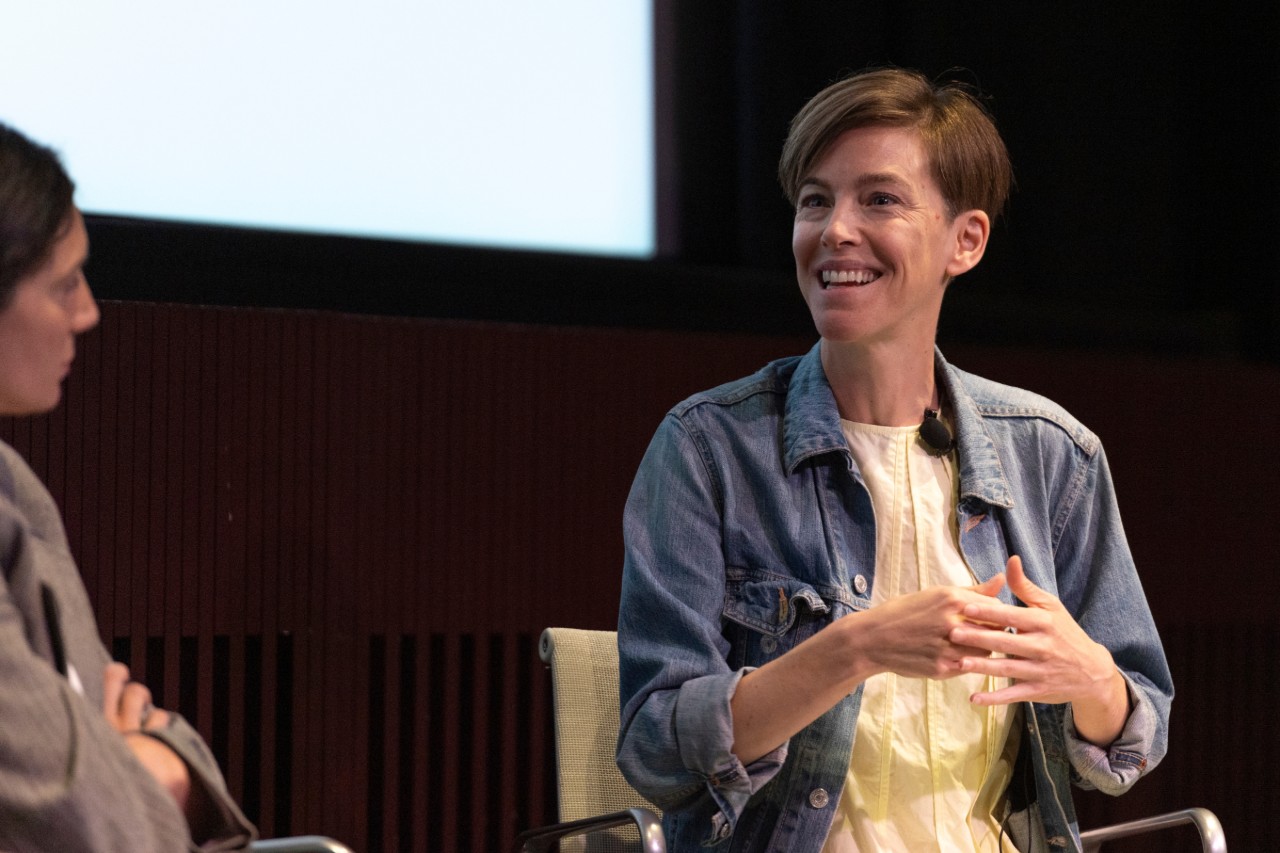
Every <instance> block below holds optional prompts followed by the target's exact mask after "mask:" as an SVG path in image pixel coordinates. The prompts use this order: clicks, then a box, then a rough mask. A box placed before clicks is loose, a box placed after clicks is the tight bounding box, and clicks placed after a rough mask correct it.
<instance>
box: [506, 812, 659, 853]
mask: <svg viewBox="0 0 1280 853" xmlns="http://www.w3.org/2000/svg"><path fill="white" fill-rule="evenodd" d="M629 823H634V824H635V826H636V829H638V830H640V839H641V842H642V844H643V846H642V848H641V849H642V850H644V851H645V853H667V840H666V838H665V836H663V834H662V821H661V820H659V818H658V816H657V815H656V814H654V813H653V811H651V810H650V809H645V808H634V809H626V810H625V811H620V812H611V813H609V814H604V815H599V816H597V817H588V818H583V819H582V820H572V821H569V822H567V823H554V824H551V825H550V826H542V827H538V828H537V829H528V830H525V831H524V832H522V833H520V834H519V835H517V836H516V841H515V846H514V847H513V849H514V850H515V851H516V853H524V851H528V852H529V853H540V851H543V850H546V849H548V848H549V847H550V846H551V845H552V844H554V843H555V842H557V841H559V840H560V839H561V838H568V837H570V836H573V835H585V834H587V833H589V832H598V831H600V830H602V829H610V828H612V827H615V826H623V825H625V824H629Z"/></svg>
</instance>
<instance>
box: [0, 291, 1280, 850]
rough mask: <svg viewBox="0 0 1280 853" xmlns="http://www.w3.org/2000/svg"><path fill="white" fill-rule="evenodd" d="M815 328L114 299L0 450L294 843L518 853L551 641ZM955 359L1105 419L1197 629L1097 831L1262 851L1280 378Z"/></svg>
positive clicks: (542, 764) (1183, 645) (1149, 564)
mask: <svg viewBox="0 0 1280 853" xmlns="http://www.w3.org/2000/svg"><path fill="white" fill-rule="evenodd" d="M807 343H808V342H807V341H797V340H789V339H771V338H761V337H744V336H729V335H708V334H698V335H695V334H676V333H656V332H632V331H619V330H587V329H568V328H546V327H529V326H515V325H499V324H479V323H454V322H438V321H429V320H408V319H388V318H373V317H358V316H347V315H334V314H322V313H308V312H284V311H267V310H249V309H226V308H202V307H193V306H167V305H144V304H129V303H108V304H105V305H104V306H103V322H102V325H101V326H100V327H99V328H98V329H97V330H95V331H93V332H92V333H90V334H89V335H87V336H86V337H85V338H83V340H82V344H81V351H80V356H79V359H78V361H77V364H76V368H75V370H74V372H73V375H72V377H71V378H70V379H69V380H68V382H67V389H66V400H65V402H64V403H63V405H62V406H60V407H59V408H58V409H57V410H55V411H54V412H53V413H51V414H49V415H47V416H44V417H41V418H35V419H25V420H21V421H3V422H0V434H2V435H3V436H4V437H5V438H6V439H7V440H9V441H11V442H12V443H13V444H14V445H15V446H16V447H18V449H19V450H20V451H21V452H22V453H24V454H25V455H26V456H27V458H28V459H29V460H30V461H31V463H32V465H33V467H35V468H36V470H37V472H38V473H40V474H41V476H43V477H44V478H45V480H46V482H47V483H48V484H49V486H50V489H51V490H52V491H53V493H54V496H55V498H56V499H57V500H58V502H59V504H60V505H61V507H62V508H63V511H64V513H65V516H66V519H67V526H68V533H69V535H70V537H71V541H72V544H73V547H74V548H75V551H76V553H77V554H78V556H79V561H80V565H81V569H82V572H83V573H84V576H85V582H86V585H87V586H88V588H89V591H90V594H91V595H92V596H93V599H94V601H95V603H96V606H97V608H98V613H99V617H100V621H101V626H102V630H103V634H104V636H105V637H107V638H108V641H109V643H110V644H112V645H113V647H114V649H115V650H116V652H117V654H118V655H119V656H120V657H122V659H124V660H126V661H127V662H128V663H129V664H130V665H131V666H132V667H133V668H134V670H135V671H136V672H137V673H139V674H140V675H142V676H143V677H144V678H145V679H146V680H147V681H148V682H149V683H150V684H151V685H152V687H153V689H155V690H156V692H157V693H158V694H159V695H161V696H162V697H163V701H164V703H165V704H166V705H168V706H171V707H175V708H179V709H180V710H182V712H183V713H185V714H187V715H188V716H189V717H190V718H191V719H192V720H193V721H194V722H195V723H196V725H197V726H198V727H199V728H200V729H201V731H202V732H203V733H204V734H205V736H206V737H207V738H208V739H209V740H210V742H211V743H212V745H213V746H214V749H215V751H216V752H217V754H218V755H219V756H220V758H221V759H222V760H223V763H224V766H225V768H226V772H227V777H228V779H229V782H230V784H231V786H232V788H233V790H234V791H235V792H236V793H237V795H238V796H240V797H241V799H242V801H243V802H244V804H245V806H246V808H247V810H248V811H249V812H250V813H251V815H252V816H254V817H255V818H256V819H257V821H258V822H259V824H260V826H261V827H262V829H263V830H264V832H265V833H266V834H267V835H280V834H288V833H298V832H320V833H325V834H329V835H333V836H335V837H338V838H342V839H344V840H346V841H347V842H348V843H350V844H352V845H353V846H354V847H356V848H357V849H359V850H364V851H369V853H375V851H383V850H385V851H393V850H442V851H446V850H447V851H452V850H459V851H489V850H497V849H501V848H503V847H504V846H505V845H506V844H507V843H508V841H509V839H510V838H511V837H512V836H513V835H514V834H515V832H516V831H517V830H518V829H520V828H523V827H526V826H529V825H532V824H537V823H542V822H546V821H548V820H550V819H552V817H553V811H554V807H553V806H552V805H551V803H552V802H553V800H552V797H553V792H552V790H551V786H552V784H553V781H552V780H551V778H550V774H551V769H550V768H551V763H550V754H549V753H550V750H551V744H550V741H549V727H550V709H549V706H548V701H549V699H548V696H547V678H546V675H545V672H544V671H543V669H542V665H541V663H540V662H539V661H538V659H537V654H536V641H537V636H538V633H539V632H540V631H541V629H542V628H543V627H545V626H547V625H552V624H565V625H575V626H581V627H597V628H610V627H612V626H613V623H614V619H615V614H616V603H617V594H618V573H619V567H620V563H621V536H620V527H621V521H620V514H621V509H622V503H623V500H624V499H625V496H626V491H627V488H628V486H629V484H630V480H631V477H632V474H633V473H634V469H635V466H636V464H637V462H638V461H639V458H640V456H641V454H642V453H643V451H644V447H645V445H646V443H647V442H648V439H649V436H650V435H651V434H652V431H653V429H654V427H655V426H656V424H657V422H658V420H659V419H660V418H661V416H662V414H663V413H664V412H665V410H666V409H667V407H669V406H670V405H671V404H673V403H675V402H676V401H678V400H679V399H680V398H682V397H683V396H685V395H686V394H688V393H690V392H692V391H694V390H697V389H700V388H703V387H708V386H711V385H714V384H717V383H719V382H721V381H724V380H727V379H731V378H734V377H736V376H739V375H742V374H744V373H746V372H749V371H750V370H753V369H754V368H756V367H757V366H759V365H760V364H762V363H763V362H764V361H766V360H768V359H770V358H773V357H777V356H781V355H788V354H792V353H796V352H799V351H801V350H802V349H803V348H804V347H805V346H807ZM949 354H950V355H951V357H952V359H953V361H956V362H957V363H960V364H962V365H963V366H965V367H968V368H971V369H974V370H975V371H976V372H979V373H985V374H986V375H990V376H992V377H993V378H998V379H1003V380H1005V381H1010V382H1013V383H1015V384H1022V385H1026V386H1028V387H1032V388H1035V389H1036V390H1039V391H1042V392H1044V393H1046V394H1048V395H1049V396H1052V397H1054V398H1055V399H1058V400H1059V401H1060V402H1062V403H1063V404H1064V405H1066V406H1067V407H1068V408H1070V409H1072V410H1073V411H1074V412H1075V413H1076V414H1078V415H1079V416H1080V417H1081V418H1082V419H1083V420H1085V422H1086V423H1089V424H1090V426H1092V427H1094V428H1095V429H1096V430H1097V431H1098V432H1099V433H1100V434H1101V435H1102V437H1103V439H1104V442H1106V444H1107V448H1108V454H1109V457H1110V458H1111V460H1112V464H1113V468H1114V469H1115V471H1116V475H1117V482H1118V484H1119V488H1120V495H1121V503H1122V507H1124V509H1125V516H1126V521H1127V527H1128V529H1129V534H1130V537H1131V540H1132V543H1133V547H1134V551H1135V555H1137V557H1138V559H1139V565H1140V566H1141V567H1142V569H1143V573H1144V582H1145V583H1146V585H1147V588H1148V592H1149V594H1150V596H1151V598H1152V602H1153V608H1154V609H1155V610H1156V613H1157V618H1158V620H1159V621H1160V624H1161V628H1162V631H1164V633H1165V634H1166V637H1167V639H1168V645H1169V651H1170V655H1171V658H1172V659H1173V666H1174V670H1175V675H1176V676H1178V678H1179V689H1180V690H1181V691H1182V692H1181V694H1180V699H1179V700H1178V702H1177V703H1176V707H1175V717H1174V732H1173V738H1174V746H1173V750H1172V752H1171V756H1170V758H1169V759H1168V761H1167V766H1166V767H1165V768H1162V769H1161V770H1160V771H1159V772H1158V773H1157V774H1155V776H1153V777H1152V778H1151V779H1150V780H1147V781H1146V782H1144V783H1143V784H1141V785H1140V786H1139V787H1138V789H1137V790H1136V791H1135V793H1134V794H1132V795H1130V797H1126V798H1125V799H1123V800H1120V801H1117V802H1115V803H1111V802H1102V801H1098V800H1095V799H1093V798H1086V799H1085V801H1084V802H1083V803H1082V812H1083V814H1084V815H1085V818H1086V823H1098V822H1100V821H1102V820H1114V819H1120V818H1123V817H1128V816H1135V815H1137V814H1140V813H1146V812H1151V811H1156V810H1168V809H1173V808H1180V807H1183V806H1186V805H1191V804H1200V805H1207V806H1209V807H1211V808H1214V809H1215V810H1216V811H1217V812H1218V813H1219V815H1220V816H1221V817H1222V818H1223V820H1224V822H1225V823H1226V824H1227V831H1228V838H1230V839H1232V841H1233V846H1234V844H1235V843H1240V844H1241V845H1242V849H1244V848H1247V847H1248V845H1249V843H1250V838H1252V837H1256V838H1257V840H1258V843H1260V844H1261V843H1263V842H1262V841H1261V839H1262V838H1263V837H1264V836H1263V835H1262V832H1264V831H1267V828H1266V827H1265V826H1264V825H1263V822H1262V821H1261V820H1260V819H1259V818H1258V817H1257V815H1258V814H1265V813H1267V812H1268V811H1269V810H1274V808H1275V807H1276V806H1277V805H1280V792H1278V791H1277V773H1276V771H1275V768H1276V767H1277V766H1278V765H1277V758H1280V756H1277V751H1278V750H1277V740H1276V738H1274V737H1272V735H1271V732H1270V729H1269V728H1267V724H1266V721H1265V720H1264V719H1263V717H1262V715H1263V714H1267V713H1269V710H1270V708H1271V707H1272V706H1273V705H1274V704H1275V702H1276V700H1277V696H1276V693H1277V688H1276V686H1275V682H1276V681H1277V679H1276V678H1275V677H1274V666H1275V663H1276V659H1275V644H1276V641H1277V636H1276V630H1275V627H1274V620H1273V619H1272V617H1271V612H1272V610H1273V606H1272V605H1271V603H1270V601H1269V599H1268V598H1267V596H1265V595H1260V594H1258V593H1259V592H1260V591H1261V590H1259V589H1258V588H1256V587H1257V586H1259V582H1260V581H1262V577H1263V575H1264V573H1265V574H1266V575H1267V576H1268V577H1269V573H1270V572H1271V571H1273V570H1274V568H1275V566H1276V557H1277V554H1280V547H1277V532H1276V531H1277V529H1280V528H1278V526H1277V525H1275V524H1274V520H1273V518H1272V516H1273V515H1274V509H1273V508H1274V506H1276V504H1277V501H1276V498H1277V497H1280V495H1278V494H1277V483H1278V482H1280V468H1278V463H1277V456H1276V454H1274V453H1270V452H1268V453H1259V452H1258V451H1259V446H1258V444H1259V441H1262V440H1263V439H1261V438H1258V437H1257V436H1267V435H1269V434H1270V433H1269V430H1270V429H1271V428H1272V425H1273V424H1274V423H1275V422H1276V417H1277V415H1278V414H1280V412H1277V410H1276V404H1275V403H1274V401H1275V400H1276V399H1277V396H1278V393H1277V392H1280V375H1278V372H1277V371H1276V370H1274V369H1268V368H1252V369H1245V370H1241V369H1239V368H1235V369H1233V372H1228V371H1227V370H1226V369H1224V368H1223V367H1222V366H1218V365H1198V364H1194V363H1188V364H1183V365H1168V364H1157V363H1154V362H1148V361H1143V360H1140V359H1138V360H1134V359H1123V358H1117V357H1105V356H1096V355H1095V356H1081V355H1080V354H1078V353H1077V354H1070V353H1035V354H1028V353H1012V354H1011V353H1008V352H1001V351H990V352H985V351H976V350H970V351H968V352H965V353H957V352H951V353H949ZM1011 356H1012V357H1011ZM1207 430H1208V431H1207ZM1224 474H1229V475H1230V476H1231V477H1232V478H1234V479H1233V481H1235V482H1243V483H1246V484H1247V485H1248V487H1247V488H1246V489H1236V490H1231V489H1226V490H1224V489H1222V488H1220V482H1221V477H1222V475H1224ZM1241 478H1243V479H1241ZM1239 492H1243V493H1239ZM1221 555H1225V557H1226V558H1228V559H1219V557H1220V556H1221ZM1262 582H1263V583H1265V581H1262ZM1227 624H1229V625H1231V630H1227V631H1223V630H1217V629H1218V628H1219V627H1220V626H1223V625H1227ZM1255 831H1256V832H1257V833H1258V834H1257V835H1256V836H1251V835H1250V833H1251V832H1255ZM1233 833H1234V837H1233ZM1264 846H1265V845H1264ZM1153 849H1171V848H1169V847H1167V846H1162V847H1157V848H1153ZM1187 849H1192V848H1190V847H1188V848H1187Z"/></svg>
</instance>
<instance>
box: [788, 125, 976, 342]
mask: <svg viewBox="0 0 1280 853" xmlns="http://www.w3.org/2000/svg"><path fill="white" fill-rule="evenodd" d="M798 198H799V201H798V204H797V206H796V218H795V226H794V229H793V231H792V238H791V248H792V251H793V253H794V254H795V258H796V278H797V280H798V281H799V283H800V290H801V292H802V293H803V294H804V298H805V302H807V303H808V305H809V311H810V313H811V314H812V315H813V321H814V324H815V325H816V326H817V328H818V333H819V334H820V335H822V337H823V340H824V341H828V342H832V343H850V344H856V345H862V346H873V345H877V344H879V343H893V344H900V343H902V344H907V345H918V346H927V347H932V346H933V341H934V337H935V333H936V330H937V323H938V313H939V311H940V310H941V308H942V296H943V293H944V291H945V289H946V284H947V282H948V281H949V280H950V279H951V278H952V277H953V276H956V275H959V274H960V273H962V272H966V271H967V270H969V269H971V268H972V267H973V265H974V264H976V263H977V262H978V260H979V259H980V258H981V257H982V250H983V248H984V247H985V245H986V236H987V217H986V214H984V213H982V212H981V211H966V212H964V213H961V214H960V215H958V216H955V217H952V216H951V215H949V214H948V213H947V205H946V202H945V201H944V200H943V198H942V193H941V191H940V190H939V189H938V186H937V184H936V183H935V181H934V179H933V175H932V174H931V172H930V169H929V159H928V155H927V154H926V153H925V149H924V144H923V143H922V142H921V140H920V136H919V134H918V133H917V132H916V131H914V130H911V129H907V128H897V127H862V128H857V129H854V130H849V131H845V132H844V133H843V134H841V135H840V136H839V137H837V138H836V141H835V142H834V143H833V144H832V145H831V147H830V148H829V149H828V150H827V152H826V153H825V154H824V155H823V156H822V158H821V159H819V160H818V163H817V165H816V166H815V168H814V169H813V171H812V172H811V173H810V174H809V175H808V177H807V178H806V179H805V181H804V182H803V183H802V184H801V186H800V192H799V195H798ZM975 217H977V220H978V221H976V222H975Z"/></svg>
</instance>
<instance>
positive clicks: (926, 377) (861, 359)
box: [821, 340, 938, 426]
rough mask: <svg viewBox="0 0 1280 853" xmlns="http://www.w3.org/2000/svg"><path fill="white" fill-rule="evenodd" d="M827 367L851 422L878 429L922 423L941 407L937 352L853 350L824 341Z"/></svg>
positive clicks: (842, 411) (885, 348) (842, 413)
mask: <svg viewBox="0 0 1280 853" xmlns="http://www.w3.org/2000/svg"><path fill="white" fill-rule="evenodd" d="M821 353H822V368H823V370H824V371H825V372H826V374H827V381H828V382H829V383H830V384H831V390H832V391H833V392H834V393H835V398H836V408H837V409H839V410H840V417H842V418H844V419H845V420H847V421H855V422H857V423H864V424H876V425H879V426H911V425H913V424H918V423H920V420H921V418H922V416H923V414H924V410H925V409H926V408H937V406H938V400H937V390H936V387H935V383H934V367H933V349H932V348H931V347H930V348H928V349H922V348H921V347H911V348H908V347H901V346H892V345H889V346H870V347H853V346H851V345H848V344H832V343H830V342H829V341H826V340H823V342H822V349H821Z"/></svg>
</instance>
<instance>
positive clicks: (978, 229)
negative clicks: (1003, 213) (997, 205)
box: [947, 210, 991, 278]
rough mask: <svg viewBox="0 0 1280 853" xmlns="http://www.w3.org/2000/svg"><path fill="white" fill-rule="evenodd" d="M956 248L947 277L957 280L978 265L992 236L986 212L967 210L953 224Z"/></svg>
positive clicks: (949, 264)
mask: <svg viewBox="0 0 1280 853" xmlns="http://www.w3.org/2000/svg"><path fill="white" fill-rule="evenodd" d="M952 229H953V232H952V233H953V234H954V238H955V248H954V251H953V253H952V256H951V260H950V262H949V263H948V264H947V275H949V276H951V277H952V278H955V277H956V276H958V275H962V274H963V273H967V272H968V271H969V270H971V269H973V268H974V267H976V266H977V265H978V261H980V260H982V255H983V253H984V252H986V250H987V238H988V237H989V236H991V218H990V217H989V216H987V214H986V212H985V211H981V210H966V211H965V212H964V213H961V214H960V215H959V216H957V217H956V218H955V220H954V222H953V223H952Z"/></svg>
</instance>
